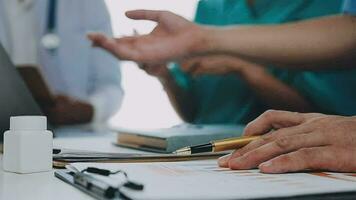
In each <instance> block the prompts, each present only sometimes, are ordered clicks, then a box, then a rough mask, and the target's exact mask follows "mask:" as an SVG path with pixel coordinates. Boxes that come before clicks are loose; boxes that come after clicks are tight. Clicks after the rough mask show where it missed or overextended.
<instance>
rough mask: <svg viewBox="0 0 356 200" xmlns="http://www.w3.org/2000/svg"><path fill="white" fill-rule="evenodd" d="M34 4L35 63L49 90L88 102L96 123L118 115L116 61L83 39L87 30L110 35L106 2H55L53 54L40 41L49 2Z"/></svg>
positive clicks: (119, 91)
mask: <svg viewBox="0 0 356 200" xmlns="http://www.w3.org/2000/svg"><path fill="white" fill-rule="evenodd" d="M2 1H14V0H0V7H2V5H1V3H2ZM34 1H35V6H34V7H35V13H36V22H37V25H38V26H37V36H36V41H37V43H36V45H37V49H38V62H39V64H40V66H41V67H40V69H41V70H42V72H43V75H44V77H45V79H46V81H47V82H48V84H49V86H50V88H51V89H52V91H53V93H54V94H64V95H68V96H70V97H73V98H77V99H79V100H83V101H86V102H89V103H91V104H92V105H93V107H94V119H93V122H94V123H95V124H100V123H102V122H104V121H106V120H107V119H108V118H109V117H111V116H112V115H113V114H115V113H116V112H117V110H118V109H119V108H120V106H121V103H122V97H123V90H122V88H121V74H120V69H119V62H118V61H117V59H115V58H114V57H112V56H111V55H110V54H108V53H107V52H105V51H103V50H101V49H98V48H92V47H91V43H90V41H89V40H88V39H87V38H86V34H87V33H88V32H89V31H99V32H103V33H105V34H107V35H112V28H111V20H110V16H109V13H108V11H107V8H106V5H105V2H104V1H102V0H58V1H57V16H56V21H57V27H56V29H57V34H58V36H59V37H60V39H61V44H60V47H59V48H58V49H57V50H56V52H55V54H53V53H51V52H49V51H48V50H47V49H45V48H44V47H43V46H42V44H41V43H40V42H39V41H40V40H41V38H42V37H43V36H44V34H45V33H46V31H47V30H46V29H47V17H48V16H47V15H48V9H47V4H48V0H34ZM0 17H1V18H3V17H2V16H1V13H0ZM0 21H2V20H1V19H0ZM0 27H1V23H0ZM2 30H4V29H0V36H1V35H4V34H3V33H2V32H4V31H2ZM11 36H15V37H18V38H17V39H21V40H26V39H28V37H27V36H24V35H22V36H20V35H13V34H12V35H11ZM0 39H1V37H0ZM2 41H3V40H2ZM26 52H27V51H26ZM98 122H99V123H98Z"/></svg>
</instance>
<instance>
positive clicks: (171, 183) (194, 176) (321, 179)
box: [70, 160, 356, 200]
mask: <svg viewBox="0 0 356 200" xmlns="http://www.w3.org/2000/svg"><path fill="white" fill-rule="evenodd" d="M89 166H90V167H97V168H104V169H109V170H112V171H116V170H123V171H125V172H127V174H128V177H129V179H130V180H132V181H137V182H139V183H143V184H144V186H145V189H144V191H132V190H129V189H125V190H123V192H124V193H125V194H126V195H127V196H129V197H130V198H132V199H145V200H146V199H258V198H275V197H291V196H301V195H312V194H324V193H338V192H353V191H356V175H355V174H339V173H328V172H325V173H324V172H323V173H291V174H262V173H260V172H259V171H258V170H240V171H233V170H229V169H223V168H219V167H218V166H217V163H216V160H205V161H187V162H174V163H139V164H137V163H135V164H112V163H108V164H105V163H74V164H71V165H70V167H71V168H72V169H73V168H75V169H76V170H79V171H81V170H83V169H85V168H87V167H89ZM97 177H98V178H102V179H103V180H106V181H107V182H109V183H110V184H113V185H114V186H117V185H118V184H120V181H123V177H122V175H113V176H111V177H110V178H107V177H102V176H97Z"/></svg>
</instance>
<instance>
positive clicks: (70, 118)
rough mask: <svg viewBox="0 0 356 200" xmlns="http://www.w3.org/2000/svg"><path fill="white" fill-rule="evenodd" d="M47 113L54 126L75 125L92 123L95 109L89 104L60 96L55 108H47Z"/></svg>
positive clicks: (56, 100) (57, 98)
mask: <svg viewBox="0 0 356 200" xmlns="http://www.w3.org/2000/svg"><path fill="white" fill-rule="evenodd" d="M45 113H46V114H47V115H48V119H49V121H50V122H51V123H52V124H53V125H73V124H81V123H88V122H90V121H91V120H92V118H93V115H94V108H93V106H92V105H90V104H88V103H85V102H82V101H77V100H73V99H71V98H69V97H67V96H62V95H59V96H57V97H56V99H55V105H54V106H53V107H48V108H45Z"/></svg>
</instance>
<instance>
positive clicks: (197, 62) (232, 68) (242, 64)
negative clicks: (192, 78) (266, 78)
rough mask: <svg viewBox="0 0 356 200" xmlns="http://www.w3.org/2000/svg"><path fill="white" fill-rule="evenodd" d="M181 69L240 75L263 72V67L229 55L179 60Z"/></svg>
mask: <svg viewBox="0 0 356 200" xmlns="http://www.w3.org/2000/svg"><path fill="white" fill-rule="evenodd" d="M181 67H182V70H183V71H185V72H187V73H191V74H192V75H201V74H217V75H224V74H230V73H237V74H239V75H242V76H244V77H245V76H250V75H253V76H255V75H257V74H261V73H265V68H264V67H262V66H260V65H257V64H255V63H251V62H248V61H245V60H243V59H240V58H237V57H233V56H229V55H211V56H200V57H194V58H189V59H185V60H183V61H182V62H181Z"/></svg>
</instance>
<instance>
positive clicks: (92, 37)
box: [87, 33, 107, 46]
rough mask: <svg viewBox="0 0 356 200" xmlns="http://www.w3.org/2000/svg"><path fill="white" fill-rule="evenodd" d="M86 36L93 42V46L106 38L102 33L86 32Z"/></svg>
mask: <svg viewBox="0 0 356 200" xmlns="http://www.w3.org/2000/svg"><path fill="white" fill-rule="evenodd" d="M87 37H88V39H89V40H91V41H92V42H93V45H94V46H96V45H97V44H100V43H102V42H104V41H105V40H107V37H106V36H105V35H104V34H102V33H88V34H87Z"/></svg>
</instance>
